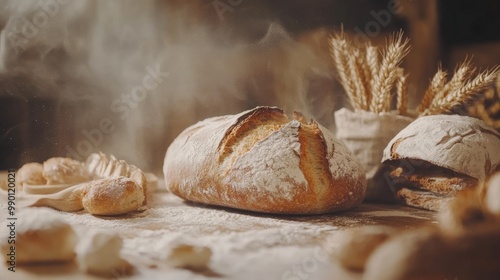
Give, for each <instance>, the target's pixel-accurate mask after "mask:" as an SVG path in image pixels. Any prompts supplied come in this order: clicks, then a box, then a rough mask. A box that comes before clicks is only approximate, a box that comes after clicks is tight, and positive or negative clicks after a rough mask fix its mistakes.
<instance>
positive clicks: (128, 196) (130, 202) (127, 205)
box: [82, 176, 144, 215]
mask: <svg viewBox="0 0 500 280" xmlns="http://www.w3.org/2000/svg"><path fill="white" fill-rule="evenodd" d="M143 201H144V193H143V190H142V188H141V187H140V186H139V185H138V184H137V182H135V181H134V180H132V179H129V178H126V177H123V176H121V177H118V178H108V179H97V180H93V181H91V182H89V183H87V184H86V186H85V187H84V188H83V189H82V205H83V208H84V209H85V210H87V211H88V212H89V213H91V214H94V215H120V214H125V213H128V212H131V211H134V210H137V209H138V208H139V207H141V205H142V203H143Z"/></svg>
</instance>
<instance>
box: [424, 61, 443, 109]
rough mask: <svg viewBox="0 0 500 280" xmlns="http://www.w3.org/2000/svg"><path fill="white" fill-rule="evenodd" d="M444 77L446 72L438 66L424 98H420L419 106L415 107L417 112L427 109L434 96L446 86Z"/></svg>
mask: <svg viewBox="0 0 500 280" xmlns="http://www.w3.org/2000/svg"><path fill="white" fill-rule="evenodd" d="M446 75H447V74H446V72H445V71H443V70H442V69H441V66H439V68H438V71H437V72H436V74H435V75H434V77H433V78H432V80H431V83H430V85H429V87H428V88H427V90H426V91H425V94H424V97H422V101H421V102H420V105H419V106H418V107H417V111H418V112H423V111H425V110H426V109H427V108H429V106H430V105H431V103H432V100H433V99H434V97H435V96H436V94H437V93H438V92H440V91H442V90H443V87H444V85H445V84H446Z"/></svg>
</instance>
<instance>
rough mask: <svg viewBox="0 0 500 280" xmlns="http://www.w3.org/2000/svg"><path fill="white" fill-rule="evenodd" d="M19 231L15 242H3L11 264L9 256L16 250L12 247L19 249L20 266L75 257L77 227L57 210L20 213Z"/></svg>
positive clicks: (31, 209) (17, 226)
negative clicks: (75, 228)
mask: <svg viewBox="0 0 500 280" xmlns="http://www.w3.org/2000/svg"><path fill="white" fill-rule="evenodd" d="M9 222H10V221H8V222H7V228H8V227H9ZM4 228H6V227H5V226H2V232H5V231H4V230H3V229H4ZM9 229H10V230H11V231H12V230H13V228H9ZM15 231H16V233H15V236H16V239H15V243H11V244H9V243H8V238H2V239H1V240H0V242H2V244H1V249H2V256H3V257H4V258H5V260H6V261H7V262H8V261H10V257H9V255H8V254H9V253H10V252H11V251H12V248H11V246H14V247H15V254H16V262H17V263H18V264H31V263H47V262H67V261H71V260H73V258H74V256H75V253H74V248H75V245H76V242H77V236H76V234H75V232H74V231H73V228H72V227H71V226H70V225H69V224H67V223H66V222H65V221H64V220H63V219H62V218H61V216H59V214H58V213H57V212H56V211H54V210H51V209H48V208H30V209H25V210H23V211H21V212H19V214H18V216H17V220H16V221H15ZM10 235H11V236H12V233H11V234H10Z"/></svg>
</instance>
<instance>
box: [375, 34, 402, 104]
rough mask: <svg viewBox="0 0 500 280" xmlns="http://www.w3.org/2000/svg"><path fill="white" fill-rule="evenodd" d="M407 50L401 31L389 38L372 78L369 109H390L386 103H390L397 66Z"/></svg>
mask: <svg viewBox="0 0 500 280" xmlns="http://www.w3.org/2000/svg"><path fill="white" fill-rule="evenodd" d="M408 51H409V47H408V39H406V40H405V41H403V33H402V32H399V33H398V34H397V35H395V36H394V37H392V38H391V40H390V43H389V44H388V46H387V47H386V49H385V51H384V55H383V58H382V63H381V65H380V69H379V71H378V73H377V76H376V78H375V80H374V84H373V90H372V95H373V97H372V102H371V104H370V109H371V111H373V112H376V113H379V112H384V111H389V110H390V107H389V108H388V106H387V104H389V105H390V98H391V88H392V86H393V84H394V82H395V81H396V79H397V67H398V65H399V64H400V63H401V61H402V60H403V57H405V55H406V54H407V53H408ZM387 100H389V102H387Z"/></svg>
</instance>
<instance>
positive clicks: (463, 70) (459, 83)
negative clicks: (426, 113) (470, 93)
mask: <svg viewBox="0 0 500 280" xmlns="http://www.w3.org/2000/svg"><path fill="white" fill-rule="evenodd" d="M474 71H475V69H474V68H472V67H471V65H470V61H468V60H466V61H464V62H463V63H462V64H461V65H460V66H458V68H457V70H455V73H454V74H453V77H452V78H451V80H450V81H449V82H448V83H447V84H446V85H445V86H444V87H443V88H442V90H440V91H438V92H437V93H436V95H435V96H434V99H433V100H432V102H431V105H430V106H429V107H435V106H436V105H437V104H438V103H439V102H440V101H441V99H443V98H445V97H446V96H447V95H448V94H449V93H450V92H453V91H457V90H459V89H460V88H462V87H463V86H464V85H465V82H466V80H467V79H469V78H470V77H471V76H472V74H473V73H474Z"/></svg>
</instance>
